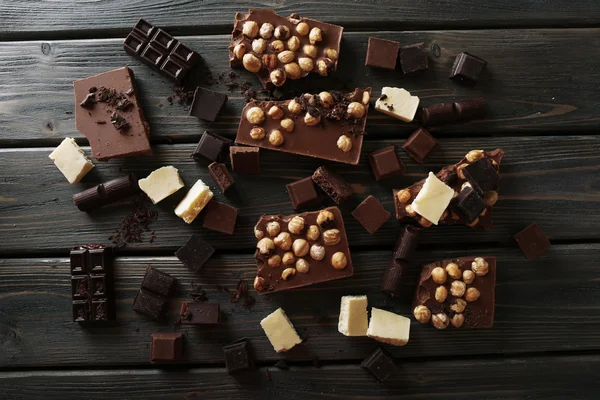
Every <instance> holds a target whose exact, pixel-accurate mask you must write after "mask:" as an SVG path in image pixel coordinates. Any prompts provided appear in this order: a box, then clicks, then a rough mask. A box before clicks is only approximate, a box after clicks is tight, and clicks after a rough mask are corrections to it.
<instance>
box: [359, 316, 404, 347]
mask: <svg viewBox="0 0 600 400" xmlns="http://www.w3.org/2000/svg"><path fill="white" fill-rule="evenodd" d="M367 336H368V337H370V338H373V339H375V340H377V341H379V342H383V343H388V344H391V345H393V346H404V345H405V344H406V343H408V339H409V336H410V319H409V318H406V317H403V316H402V315H398V314H394V313H391V312H389V311H385V310H380V309H379V308H375V307H373V309H371V321H370V322H369V329H368V330H367Z"/></svg>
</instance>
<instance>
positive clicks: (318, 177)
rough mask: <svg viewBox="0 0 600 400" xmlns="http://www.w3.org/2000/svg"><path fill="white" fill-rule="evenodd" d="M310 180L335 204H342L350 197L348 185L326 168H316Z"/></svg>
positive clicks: (350, 192)
mask: <svg viewBox="0 0 600 400" xmlns="http://www.w3.org/2000/svg"><path fill="white" fill-rule="evenodd" d="M312 180H313V181H314V182H315V183H316V184H317V185H318V186H319V187H320V188H321V189H322V190H323V191H324V192H325V193H326V194H327V195H328V196H329V197H331V199H332V200H333V201H335V202H336V203H337V204H342V203H343V202H345V201H346V200H348V198H349V197H350V196H351V195H352V188H351V187H350V185H349V184H348V183H347V182H346V181H345V180H344V179H342V177H341V176H339V175H338V174H336V173H335V172H333V171H332V170H330V169H329V168H327V167H319V168H317V170H316V171H315V173H314V174H313V176H312Z"/></svg>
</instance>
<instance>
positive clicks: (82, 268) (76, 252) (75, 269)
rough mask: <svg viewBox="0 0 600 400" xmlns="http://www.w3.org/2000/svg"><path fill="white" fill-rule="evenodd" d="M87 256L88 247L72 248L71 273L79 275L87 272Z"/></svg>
mask: <svg viewBox="0 0 600 400" xmlns="http://www.w3.org/2000/svg"><path fill="white" fill-rule="evenodd" d="M87 256H88V253H87V250H86V249H73V250H71V254H70V257H71V274H74V275H79V274H85V273H86V272H87Z"/></svg>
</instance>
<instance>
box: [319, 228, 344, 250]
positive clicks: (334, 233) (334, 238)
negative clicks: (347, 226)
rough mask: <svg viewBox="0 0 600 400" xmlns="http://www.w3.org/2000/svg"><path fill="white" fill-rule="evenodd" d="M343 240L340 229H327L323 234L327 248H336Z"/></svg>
mask: <svg viewBox="0 0 600 400" xmlns="http://www.w3.org/2000/svg"><path fill="white" fill-rule="evenodd" d="M340 240H342V235H341V234H340V231H339V230H338V229H327V230H326V231H325V232H323V243H325V246H335V245H336V244H338V243H339V242H340Z"/></svg>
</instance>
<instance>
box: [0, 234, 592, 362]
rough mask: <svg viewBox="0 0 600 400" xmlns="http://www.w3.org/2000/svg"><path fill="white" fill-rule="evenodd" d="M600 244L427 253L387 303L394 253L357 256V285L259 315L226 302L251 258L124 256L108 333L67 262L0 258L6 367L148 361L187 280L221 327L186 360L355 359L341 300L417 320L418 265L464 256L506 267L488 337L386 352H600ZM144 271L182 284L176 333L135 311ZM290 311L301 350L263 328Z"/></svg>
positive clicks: (417, 341)
mask: <svg viewBox="0 0 600 400" xmlns="http://www.w3.org/2000/svg"><path fill="white" fill-rule="evenodd" d="M599 250H600V245H597V244H594V245H555V246H553V247H552V248H550V249H549V250H548V251H547V252H546V253H545V254H544V255H543V256H542V257H541V258H539V259H536V260H527V259H525V258H524V257H523V256H522V254H521V253H520V251H519V250H518V249H515V248H512V249H497V248H496V249H491V248H480V249H478V250H469V249H468V248H467V247H466V246H464V247H463V248H461V249H457V250H452V251H440V250H428V251H420V252H418V253H417V257H416V258H415V260H414V262H413V263H412V267H411V268H410V269H409V271H408V273H407V275H406V280H405V282H404V288H405V289H404V295H403V296H401V297H398V298H394V299H390V298H388V297H387V296H385V295H383V294H382V293H381V292H380V291H379V282H380V279H381V276H382V273H383V270H384V268H385V266H386V264H387V261H388V258H389V257H390V252H388V251H379V252H354V253H353V254H352V257H353V262H354V265H355V268H354V271H355V273H354V276H353V277H350V278H347V279H342V280H338V281H335V282H331V283H328V284H322V285H316V286H313V287H307V288H303V289H299V290H296V291H294V292H293V293H292V292H285V293H275V294H272V295H263V296H257V295H256V293H255V291H254V290H251V293H252V294H253V295H255V296H256V300H257V303H256V305H255V306H254V307H252V308H251V309H249V310H248V309H245V308H243V307H242V306H240V305H238V304H231V303H229V296H228V295H227V293H224V292H219V291H218V290H217V288H216V285H217V284H221V285H225V286H227V287H229V288H233V287H234V286H235V285H236V283H237V282H238V280H239V279H244V280H246V281H247V282H248V283H249V284H251V282H252V279H253V277H254V276H255V272H256V266H255V264H254V260H253V258H252V255H251V254H238V255H232V254H229V255H223V254H221V255H217V256H215V257H213V258H212V259H211V260H210V261H209V262H208V264H207V265H206V266H205V268H204V269H203V270H202V271H201V272H200V273H199V274H196V275H194V274H191V273H189V272H187V269H186V268H185V267H184V266H183V265H182V264H181V263H180V262H179V261H178V260H177V259H176V258H175V257H136V258H129V257H126V258H118V259H117V262H116V267H115V269H116V277H115V278H116V279H115V284H116V295H117V302H116V303H117V321H116V322H114V323H113V324H110V325H109V326H107V327H104V328H102V327H98V328H82V327H80V326H79V325H78V324H75V323H73V322H72V321H71V319H70V317H71V314H70V312H71V309H70V281H69V277H70V275H69V267H68V259H67V258H45V259H8V260H1V261H0V354H2V357H0V367H3V368H14V367H28V366H38V367H47V366H79V365H84V366H86V367H91V366H94V367H105V368H110V367H112V366H115V365H140V364H147V363H148V361H149V357H150V349H149V344H150V335H151V334H152V333H154V332H160V331H172V330H173V329H175V328H174V327H173V322H174V321H175V319H176V314H177V313H178V310H179V307H180V301H181V300H182V299H185V298H188V297H189V295H188V293H189V291H190V289H191V286H190V281H191V280H192V279H193V280H195V282H196V284H199V285H201V286H202V288H203V289H205V290H206V291H207V294H208V298H209V300H210V301H213V302H219V303H220V304H221V307H222V310H223V322H222V323H221V324H220V325H218V326H215V327H199V328H194V327H182V328H180V329H181V331H183V332H184V333H185V335H186V339H185V340H186V342H185V346H186V349H187V350H186V351H185V360H184V361H183V363H194V364H210V365H223V355H222V350H221V347H222V346H223V345H224V344H227V343H229V342H232V341H234V340H236V339H239V338H241V337H247V338H249V339H250V341H251V344H252V347H253V348H254V352H255V356H256V358H257V359H258V360H259V361H263V362H271V361H274V360H278V359H289V360H304V361H310V360H312V359H313V357H314V356H318V357H319V359H321V360H329V361H357V360H361V359H363V358H364V357H366V356H367V355H369V354H370V353H371V352H373V351H374V350H375V349H376V347H377V345H378V342H375V341H373V340H372V339H369V338H366V337H365V338H360V337H353V338H347V337H344V336H342V335H341V334H340V333H338V331H337V323H338V313H339V304H340V297H341V296H343V295H349V294H354V295H358V294H365V295H367V296H368V298H369V305H370V306H372V307H378V308H382V307H383V308H386V309H389V310H390V311H393V312H398V313H401V314H403V315H407V316H408V315H410V314H411V312H412V310H411V309H410V308H411V307H410V304H411V299H412V295H413V292H414V288H415V285H416V280H417V274H418V272H419V270H420V269H419V267H418V265H421V264H423V263H426V262H430V261H433V260H438V259H447V258H452V257H457V256H465V255H477V254H479V255H495V256H496V257H497V258H498V272H497V287H496V319H495V324H494V327H493V328H492V329H479V330H477V329H475V330H466V329H465V330H446V331H438V330H436V329H434V328H433V327H432V326H430V325H422V324H419V323H417V322H414V321H413V324H412V327H411V335H410V336H411V337H410V341H409V343H408V345H406V346H404V347H392V346H387V345H386V346H385V347H386V348H387V349H388V350H389V351H390V352H391V353H392V354H393V355H394V356H396V357H400V358H402V359H408V358H417V359H418V358H420V357H429V356H434V357H437V356H452V355H461V356H469V355H476V354H517V353H523V352H541V351H565V350H578V351H582V350H598V349H600V337H599V336H598V329H600V307H599V304H600V285H599V282H598V279H597V254H598V251H599ZM148 265H152V266H154V267H157V268H159V269H161V270H163V271H165V272H168V273H171V274H173V275H174V276H176V277H177V279H178V284H177V289H176V293H175V299H174V300H173V301H172V302H171V303H170V307H169V315H168V318H167V320H168V322H169V323H168V324H167V323H164V324H160V323H156V322H152V321H149V320H147V319H145V318H144V317H143V316H141V315H137V314H135V313H134V312H133V311H132V310H131V304H132V300H133V298H134V297H135V293H136V291H137V290H138V289H139V286H140V283H141V280H142V277H143V274H144V271H145V269H146V268H147V266H148ZM278 307H283V309H284V310H285V311H286V313H287V315H288V316H289V318H290V319H291V321H292V322H293V324H294V326H295V327H296V329H297V331H298V333H299V335H300V336H301V337H303V338H304V339H305V342H304V343H303V344H301V345H298V346H296V347H295V348H293V349H292V350H291V351H289V352H287V353H281V354H277V353H275V352H274V351H273V347H272V346H271V345H270V343H269V342H268V340H267V338H266V336H265V335H264V333H263V331H262V329H261V328H260V326H259V321H260V320H261V319H262V318H264V317H265V316H267V315H268V314H269V313H271V312H272V311H274V310H275V309H276V308H278Z"/></svg>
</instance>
